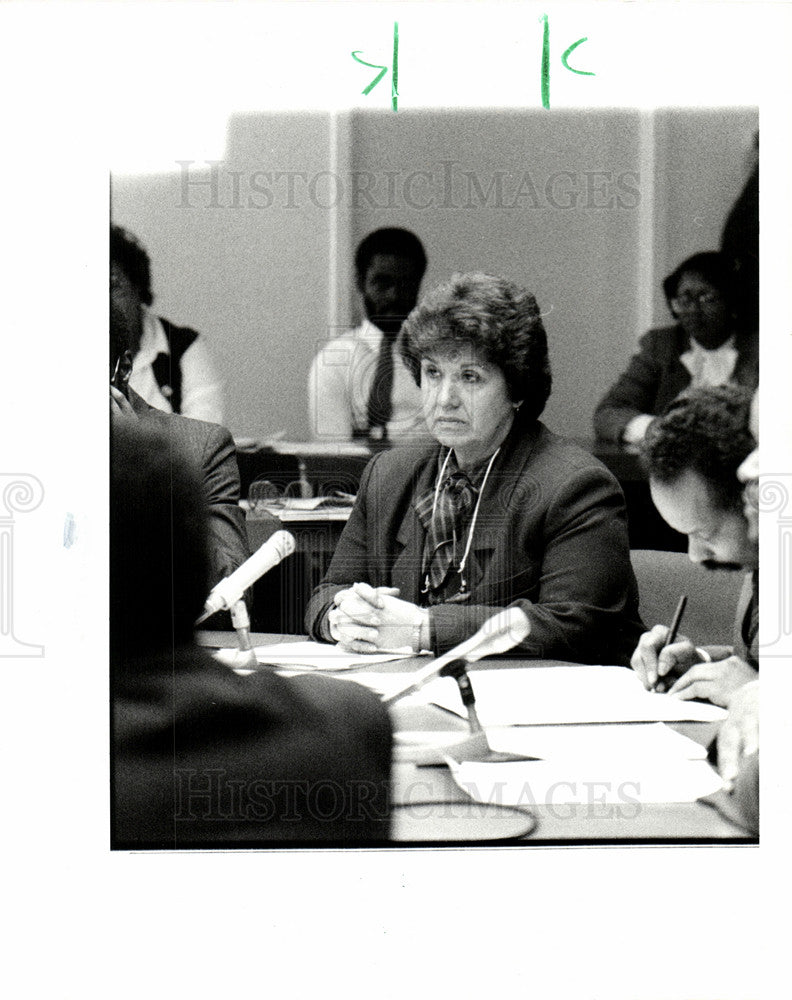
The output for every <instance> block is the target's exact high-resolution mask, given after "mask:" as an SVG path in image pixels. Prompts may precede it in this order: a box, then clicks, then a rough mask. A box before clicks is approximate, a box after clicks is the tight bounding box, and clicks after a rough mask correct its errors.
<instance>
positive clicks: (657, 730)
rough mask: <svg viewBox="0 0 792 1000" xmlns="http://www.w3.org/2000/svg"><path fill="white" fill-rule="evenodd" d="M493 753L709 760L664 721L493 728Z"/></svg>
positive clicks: (600, 759)
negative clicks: (497, 751)
mask: <svg viewBox="0 0 792 1000" xmlns="http://www.w3.org/2000/svg"><path fill="white" fill-rule="evenodd" d="M487 739H488V740H489V745H490V747H491V748H492V749H493V750H501V751H503V752H504V753H518V754H523V755H524V756H526V757H540V758H541V759H542V760H568V761H575V762H578V761H581V760H584V761H587V762H591V761H596V762H597V764H600V763H604V762H608V761H619V762H622V761H625V760H629V761H631V762H632V761H638V760H640V761H652V760H656V761H657V760H665V761H667V760H705V759H706V756H707V750H706V747H703V746H702V745H701V744H700V743H696V741H695V740H691V739H690V738H689V737H687V736H683V735H682V734H681V733H675V732H674V730H673V729H669V728H668V726H666V725H665V724H664V723H662V722H633V723H625V724H615V725H608V724H606V725H584V726H575V725H572V726H510V727H508V728H507V727H498V726H496V727H491V728H490V729H488V730H487Z"/></svg>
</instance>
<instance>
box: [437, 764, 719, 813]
mask: <svg viewBox="0 0 792 1000" xmlns="http://www.w3.org/2000/svg"><path fill="white" fill-rule="evenodd" d="M449 766H450V767H451V772H452V774H453V775H454V780H455V781H456V783H457V784H458V785H459V787H460V788H461V789H462V790H463V791H464V792H466V793H467V794H468V795H469V796H470V797H471V798H472V799H473V800H474V801H476V802H494V803H498V804H500V805H510V806H532V805H562V804H568V803H573V804H577V805H587V806H593V805H595V804H596V805H599V804H603V803H607V804H621V805H627V804H636V803H641V804H649V803H652V802H695V801H696V799H699V798H701V797H702V796H704V795H712V794H713V793H714V792H717V791H718V790H719V789H721V788H722V787H723V782H722V781H721V779H720V776H719V775H718V774H717V773H716V772H715V771H714V770H713V768H712V767H710V765H709V764H708V763H707V762H706V761H705V760H673V759H671V760H662V761H661V760H648V759H645V760H637V761H628V762H624V761H622V762H621V763H617V762H616V761H610V762H609V763H607V762H604V761H602V762H599V763H596V762H591V761H578V762H577V763H574V762H573V761H571V760H552V761H544V760H540V761H514V762H511V761H510V762H508V763H503V764H481V763H477V762H472V761H469V762H468V761H466V762H464V763H462V764H456V763H454V762H451V761H449Z"/></svg>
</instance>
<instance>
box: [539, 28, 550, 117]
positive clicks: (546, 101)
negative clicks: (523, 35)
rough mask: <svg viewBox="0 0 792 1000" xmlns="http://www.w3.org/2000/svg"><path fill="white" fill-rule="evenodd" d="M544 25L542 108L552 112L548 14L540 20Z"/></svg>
mask: <svg viewBox="0 0 792 1000" xmlns="http://www.w3.org/2000/svg"><path fill="white" fill-rule="evenodd" d="M539 20H540V21H542V22H543V23H544V28H543V30H542V73H541V80H542V107H543V108H544V109H545V110H546V111H549V110H550V22H549V20H548V18H547V14H542V16H541V17H540V18H539Z"/></svg>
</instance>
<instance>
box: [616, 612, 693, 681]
mask: <svg viewBox="0 0 792 1000" xmlns="http://www.w3.org/2000/svg"><path fill="white" fill-rule="evenodd" d="M670 632H671V629H670V627H669V626H668V625H655V627H654V628H653V629H651V630H650V631H649V632H644V634H643V635H642V636H641V638H640V640H639V641H638V645H637V647H636V649H635V652H634V653H633V655H632V659H631V660H630V666H631V667H632V668H633V670H634V671H635V672H636V673H637V674H638V676H639V677H640V678H641V682H642V683H643V686H644V687H645V688H646V689H647V691H658V692H663V691H667V690H668V689H669V688H671V687H672V685H673V684H674V682H675V681H676V680H677V679H678V678H680V677H682V675H683V674H685V673H686V672H687V671H688V670H689V669H690V668H691V667H693V666H695V665H696V664H697V663H706V662H708V654H707V653H706V651H705V650H703V649H698V648H697V647H696V646H694V645H693V643H692V642H691V641H690V639H688V638H686V637H685V636H683V635H680V636H677V638H676V641H675V642H672V643H671V644H670V645H669V644H668V637H669V634H670Z"/></svg>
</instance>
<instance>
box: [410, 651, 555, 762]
mask: <svg viewBox="0 0 792 1000" xmlns="http://www.w3.org/2000/svg"><path fill="white" fill-rule="evenodd" d="M468 666H469V664H468V661H467V660H466V659H464V658H463V657H457V658H456V659H454V660H451V661H450V662H448V663H446V664H444V665H443V667H442V668H441V669H440V670H439V671H438V674H437V676H438V677H453V678H454V680H455V681H456V683H457V687H458V688H459V694H460V697H461V698H462V704H463V705H464V706H465V709H466V711H467V719H468V727H469V730H470V734H469V735H468V736H462V737H460V738H459V739H449V740H448V741H447V742H443V743H441V744H433V745H429V746H427V745H426V744H423V745H417V744H412V743H409V742H406V741H401V742H400V741H399V736H400V734H399V733H398V732H396V733H395V734H394V756H395V758H396V760H397V761H398V762H400V763H401V762H403V763H406V762H410V763H413V764H416V765H418V766H419V767H420V766H428V767H431V766H436V765H438V764H445V763H446V760H445V758H446V757H451V758H452V759H453V760H455V761H456V762H457V763H461V762H462V761H463V760H472V761H481V762H483V763H490V764H491V763H502V762H504V761H513V760H536V759H537V758H536V757H526V756H524V755H522V754H516V753H504V752H503V751H500V750H493V749H492V747H491V746H490V745H489V740H488V739H487V734H486V732H485V731H484V727H483V726H482V725H481V721H480V720H479V717H478V713H477V712H476V696H475V694H474V692H473V685H472V683H471V681H470V676H469V675H468V672H467V668H468ZM422 735H425V734H422ZM444 735H447V736H456V733H453V734H451V733H448V734H444Z"/></svg>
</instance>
